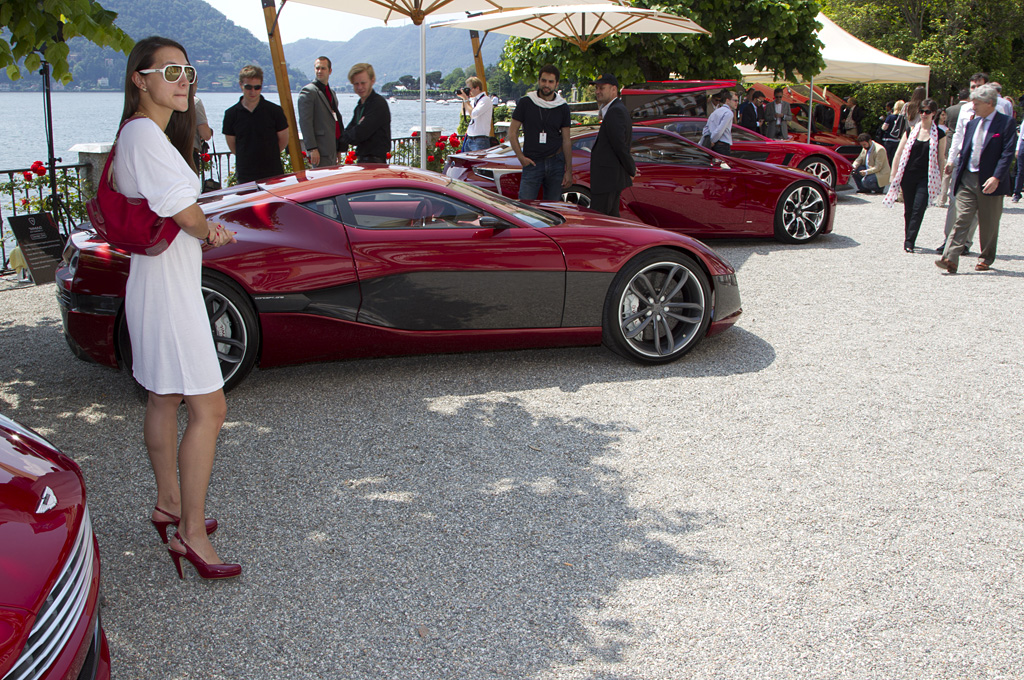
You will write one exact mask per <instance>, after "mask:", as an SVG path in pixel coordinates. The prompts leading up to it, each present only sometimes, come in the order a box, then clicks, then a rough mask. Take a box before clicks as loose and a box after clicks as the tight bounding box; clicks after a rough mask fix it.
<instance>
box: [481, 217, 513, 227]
mask: <svg viewBox="0 0 1024 680" xmlns="http://www.w3.org/2000/svg"><path fill="white" fill-rule="evenodd" d="M511 226H512V225H511V224H509V223H508V222H506V221H505V220H503V219H501V218H498V217H495V216H494V215H483V216H481V217H480V227H481V228H482V229H508V228H510V227H511Z"/></svg>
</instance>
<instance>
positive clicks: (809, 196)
mask: <svg viewBox="0 0 1024 680" xmlns="http://www.w3.org/2000/svg"><path fill="white" fill-rule="evenodd" d="M827 218H828V199H827V197H826V196H825V190H824V189H822V188H821V187H820V186H816V185H814V184H811V183H810V182H797V183H796V184H792V185H790V186H788V187H786V189H785V191H783V192H782V195H781V196H779V202H778V205H777V206H776V208H775V238H776V239H777V240H779V241H781V242H783V243H806V242H807V241H810V240H811V239H813V238H814V237H815V236H817V235H818V234H820V233H821V230H822V229H823V228H824V227H825V220H826V219H827Z"/></svg>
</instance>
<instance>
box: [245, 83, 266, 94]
mask: <svg viewBox="0 0 1024 680" xmlns="http://www.w3.org/2000/svg"><path fill="white" fill-rule="evenodd" d="M242 87H244V88H245V89H247V90H256V91H257V92H258V91H260V90H262V89H263V85H262V84H261V85H250V84H249V83H246V84H245V85H242Z"/></svg>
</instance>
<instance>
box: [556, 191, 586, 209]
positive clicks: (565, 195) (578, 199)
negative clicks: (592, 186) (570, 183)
mask: <svg viewBox="0 0 1024 680" xmlns="http://www.w3.org/2000/svg"><path fill="white" fill-rule="evenodd" d="M562 201H564V202H565V203H572V204H573V205H578V206H579V207H581V208H589V207H590V194H588V193H586V191H581V190H579V188H578V187H569V188H568V189H566V190H565V191H563V192H562Z"/></svg>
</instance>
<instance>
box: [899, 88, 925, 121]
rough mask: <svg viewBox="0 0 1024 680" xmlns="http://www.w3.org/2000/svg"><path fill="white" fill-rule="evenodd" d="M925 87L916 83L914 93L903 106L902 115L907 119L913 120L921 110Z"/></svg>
mask: <svg viewBox="0 0 1024 680" xmlns="http://www.w3.org/2000/svg"><path fill="white" fill-rule="evenodd" d="M924 97H925V89H924V86H923V85H918V86H917V87H916V88H914V93H913V94H912V95H910V101H909V102H907V105H906V106H904V107H903V115H904V116H906V117H907V120H913V119H915V118H917V116H918V113H919V112H920V111H921V104H922V102H924Z"/></svg>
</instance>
